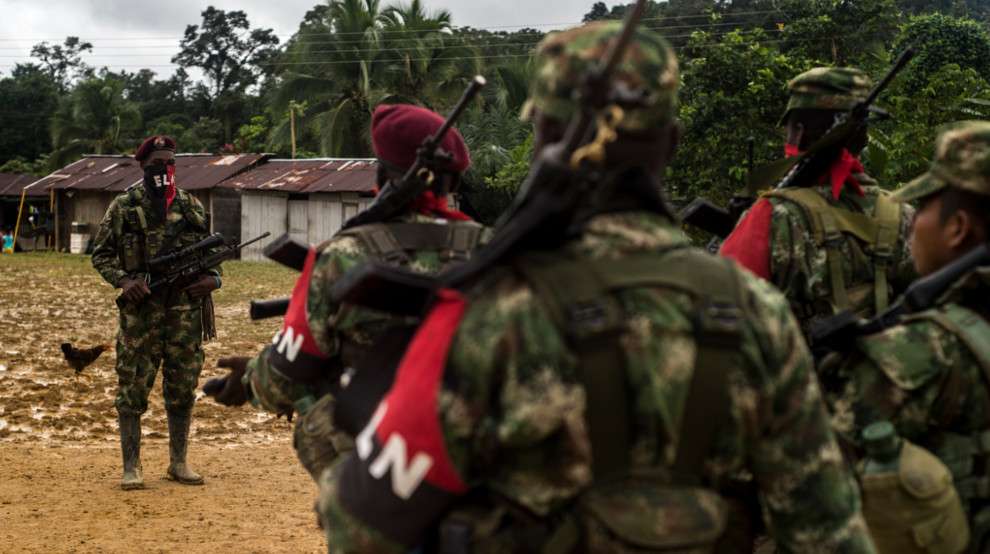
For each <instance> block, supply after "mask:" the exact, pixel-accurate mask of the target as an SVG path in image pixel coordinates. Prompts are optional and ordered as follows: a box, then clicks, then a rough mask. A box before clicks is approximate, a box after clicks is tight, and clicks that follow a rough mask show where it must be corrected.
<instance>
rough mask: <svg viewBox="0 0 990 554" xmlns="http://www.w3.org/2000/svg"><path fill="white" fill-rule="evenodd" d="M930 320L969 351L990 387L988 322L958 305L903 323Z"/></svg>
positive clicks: (940, 308) (948, 306)
mask: <svg viewBox="0 0 990 554" xmlns="http://www.w3.org/2000/svg"><path fill="white" fill-rule="evenodd" d="M925 319H927V320H930V321H933V322H935V323H936V324H938V325H939V326H940V327H942V328H943V329H945V330H946V331H948V332H950V333H952V334H953V335H955V336H956V337H958V338H959V340H961V341H962V343H963V344H964V345H965V346H966V348H968V349H969V351H970V352H971V353H972V354H973V356H974V357H975V358H976V361H977V363H979V364H980V368H981V369H982V370H983V377H984V379H985V380H986V383H985V384H986V385H987V386H988V387H990V322H988V321H987V320H986V319H984V318H983V317H982V316H981V315H980V314H979V313H978V312H975V311H973V310H971V309H969V308H967V307H965V306H962V305H960V304H954V303H953V304H948V305H945V306H942V307H939V308H936V309H934V310H927V311H924V312H921V313H919V314H917V315H913V316H908V317H906V318H904V322H910V321H917V320H925Z"/></svg>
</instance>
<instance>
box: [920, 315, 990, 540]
mask: <svg viewBox="0 0 990 554" xmlns="http://www.w3.org/2000/svg"><path fill="white" fill-rule="evenodd" d="M904 321H905V323H907V322H911V321H930V322H932V323H934V324H936V325H938V326H939V327H941V328H943V329H945V330H946V331H948V332H949V333H952V334H953V335H955V336H956V337H957V338H958V339H959V340H960V341H961V342H962V343H963V344H964V345H965V346H966V348H967V349H969V351H970V352H971V353H972V354H973V356H974V357H975V358H976V361H977V363H978V364H979V365H980V369H981V370H982V371H983V375H984V378H985V383H984V384H985V385H986V386H987V387H988V388H990V322H988V321H987V320H986V319H984V318H983V317H982V316H981V315H980V314H979V313H977V312H975V311H973V310H971V309H969V308H967V307H965V306H962V305H960V304H955V303H952V304H946V305H944V306H941V307H939V308H937V309H934V310H928V311H925V312H921V313H919V314H916V315H913V316H909V317H907V318H905V319H904ZM950 383H951V380H950ZM952 388H953V387H952V386H951V384H950V385H949V386H947V387H946V389H947V391H946V393H943V402H941V403H943V404H949V405H952V404H956V405H958V401H957V400H953V399H952V398H951V396H952V395H953V394H960V393H961V391H958V390H955V391H953V390H951V389H952ZM945 396H950V398H944V397H945ZM933 418H934V419H936V420H937V419H938V418H939V414H933ZM942 439H943V440H942V441H941V444H940V445H939V448H938V449H937V450H935V452H934V453H935V454H936V455H937V456H938V457H939V459H941V460H942V461H943V462H945V464H946V465H947V466H948V468H949V470H950V471H951V472H952V476H953V479H954V480H955V485H956V490H957V491H958V492H959V496H960V498H961V499H962V501H963V504H964V505H965V506H966V511H967V514H968V515H969V518H970V528H971V534H972V543H971V545H970V550H969V551H970V552H985V551H986V550H985V549H986V548H990V428H988V429H986V430H984V431H983V432H981V433H979V434H977V435H976V436H968V435H959V434H954V433H946V434H944V435H943V437H942Z"/></svg>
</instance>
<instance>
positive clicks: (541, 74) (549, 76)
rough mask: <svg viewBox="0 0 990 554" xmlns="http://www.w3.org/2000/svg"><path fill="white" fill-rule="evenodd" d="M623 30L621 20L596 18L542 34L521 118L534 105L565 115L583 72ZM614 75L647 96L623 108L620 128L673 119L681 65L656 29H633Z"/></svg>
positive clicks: (643, 127) (568, 116) (567, 117)
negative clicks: (637, 104) (633, 32)
mask: <svg viewBox="0 0 990 554" xmlns="http://www.w3.org/2000/svg"><path fill="white" fill-rule="evenodd" d="M621 30H622V22H620V21H607V22H606V21H599V22H594V23H589V24H587V25H584V26H581V27H576V28H574V29H569V30H567V31H561V32H556V33H551V34H550V35H548V36H547V37H546V38H545V39H543V41H542V42H540V44H539V46H537V49H536V57H535V64H536V76H535V78H534V79H533V83H532V86H531V88H530V93H529V99H528V100H527V101H526V104H525V105H524V106H523V111H522V118H523V119H529V118H530V117H531V116H532V115H533V111H534V109H536V110H539V111H540V112H542V113H544V114H546V115H548V116H550V117H552V118H554V119H557V120H560V121H569V120H570V119H571V117H572V116H573V115H574V113H575V111H576V110H577V106H578V104H577V101H576V97H575V92H576V89H577V87H578V86H580V85H581V79H582V76H583V75H585V74H586V72H587V71H588V70H589V69H591V68H592V67H594V64H597V63H599V62H600V61H601V59H602V57H603V56H604V55H605V51H606V50H607V49H608V45H609V43H610V42H611V40H612V39H613V38H615V37H617V36H618V35H619V33H620V32H621ZM615 79H616V81H617V82H620V83H622V84H624V85H625V86H626V87H628V88H630V89H632V90H633V91H642V92H643V97H644V99H645V103H644V105H643V106H640V107H634V108H627V109H626V110H625V111H626V113H625V117H624V118H623V120H622V122H621V123H620V124H619V128H620V129H622V130H625V131H643V130H647V129H652V128H656V127H659V126H662V125H663V124H665V123H668V122H670V121H672V120H673V119H674V116H675V114H676V112H677V87H678V86H679V85H680V71H679V69H678V65H677V56H676V55H675V54H674V50H673V49H672V48H671V47H670V44H669V43H667V41H666V40H664V38H663V37H662V36H660V35H659V34H658V33H655V32H653V31H649V30H646V29H643V28H639V29H637V31H636V33H635V35H634V37H633V40H632V42H631V43H630V44H629V47H628V49H627V50H626V53H625V56H624V58H623V60H622V62H621V63H620V64H619V67H618V69H617V70H616V73H615Z"/></svg>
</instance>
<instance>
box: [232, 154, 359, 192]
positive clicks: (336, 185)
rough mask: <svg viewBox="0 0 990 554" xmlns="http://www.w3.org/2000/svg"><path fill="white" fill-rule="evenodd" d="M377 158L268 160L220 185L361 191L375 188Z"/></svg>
mask: <svg viewBox="0 0 990 554" xmlns="http://www.w3.org/2000/svg"><path fill="white" fill-rule="evenodd" d="M377 171H378V162H377V161H376V160H374V159H317V160H313V159H310V160H268V161H267V162H266V163H263V164H261V165H259V166H257V167H255V168H253V169H251V170H250V171H246V172H244V173H241V174H240V175H237V176H235V177H233V178H231V179H228V180H227V181H224V182H223V183H222V184H221V185H220V186H221V187H224V188H234V189H240V190H279V191H285V192H297V193H314V192H358V193H369V194H370V193H372V192H374V190H375V174H376V173H377Z"/></svg>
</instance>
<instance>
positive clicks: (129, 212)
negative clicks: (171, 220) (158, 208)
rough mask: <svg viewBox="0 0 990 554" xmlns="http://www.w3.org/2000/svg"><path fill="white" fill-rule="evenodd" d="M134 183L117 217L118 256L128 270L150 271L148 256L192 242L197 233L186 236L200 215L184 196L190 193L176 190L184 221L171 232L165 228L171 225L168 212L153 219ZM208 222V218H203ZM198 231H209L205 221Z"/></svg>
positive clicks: (131, 271)
mask: <svg viewBox="0 0 990 554" xmlns="http://www.w3.org/2000/svg"><path fill="white" fill-rule="evenodd" d="M139 186H143V185H141V184H138V185H134V186H132V187H130V188H129V189H127V192H126V193H125V194H126V198H127V201H126V203H125V204H124V205H123V206H122V212H123V213H122V214H121V217H120V218H119V219H117V220H116V221H115V228H114V234H115V235H116V236H117V246H118V256H119V257H120V261H121V264H122V268H123V270H124V271H126V272H127V273H129V274H131V273H141V272H145V271H147V268H148V260H150V259H152V258H154V257H155V256H158V255H160V254H163V253H165V252H166V251H168V250H171V249H173V248H176V247H183V246H188V245H189V244H193V243H194V242H195V241H196V240H197V239H198V238H200V237H199V236H198V235H193V236H188V237H183V235H184V234H186V233H187V231H189V230H191V229H192V230H193V231H194V232H196V231H197V230H194V229H193V222H194V221H196V220H198V219H199V218H198V217H197V216H196V215H195V214H194V213H193V210H192V202H190V201H189V199H188V198H187V197H186V196H185V195H187V194H188V193H186V192H184V191H176V196H175V200H173V202H174V203H175V202H177V203H178V204H179V208H180V210H181V211H182V223H181V225H179V226H177V227H176V228H174V229H173V230H172V231H173V232H172V233H168V232H166V228H167V226H168V222H167V217H168V216H167V214H166V219H163V220H162V221H161V222H159V223H158V224H157V225H154V220H152V219H150V218H149V215H148V214H146V213H145V210H144V207H143V206H142V205H141V201H140V199H139V198H138V193H137V187H139ZM203 223H204V224H205V222H203ZM202 227H203V228H202V229H199V230H198V231H199V232H206V228H205V225H203V226H202Z"/></svg>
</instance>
